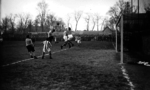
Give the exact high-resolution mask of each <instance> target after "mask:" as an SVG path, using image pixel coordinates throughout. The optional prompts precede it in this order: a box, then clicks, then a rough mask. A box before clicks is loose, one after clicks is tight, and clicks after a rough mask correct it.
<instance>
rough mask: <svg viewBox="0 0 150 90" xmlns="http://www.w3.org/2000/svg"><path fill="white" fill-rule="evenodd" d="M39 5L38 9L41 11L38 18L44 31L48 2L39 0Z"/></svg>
mask: <svg viewBox="0 0 150 90" xmlns="http://www.w3.org/2000/svg"><path fill="white" fill-rule="evenodd" d="M37 6H38V8H37V10H38V12H39V14H38V19H39V21H40V24H41V28H42V31H44V25H45V23H46V14H47V12H48V4H47V3H46V2H45V1H44V0H42V2H39V3H38V5H37Z"/></svg>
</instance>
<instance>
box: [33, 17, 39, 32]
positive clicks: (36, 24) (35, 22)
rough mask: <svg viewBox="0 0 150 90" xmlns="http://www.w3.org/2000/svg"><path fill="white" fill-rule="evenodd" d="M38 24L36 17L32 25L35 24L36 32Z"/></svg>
mask: <svg viewBox="0 0 150 90" xmlns="http://www.w3.org/2000/svg"><path fill="white" fill-rule="evenodd" d="M38 24H39V21H38V19H35V21H34V26H35V31H36V32H37V30H38Z"/></svg>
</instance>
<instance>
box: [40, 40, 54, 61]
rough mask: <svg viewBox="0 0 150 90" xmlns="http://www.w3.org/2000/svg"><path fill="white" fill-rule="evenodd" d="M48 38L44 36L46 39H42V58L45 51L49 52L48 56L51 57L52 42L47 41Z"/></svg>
mask: <svg viewBox="0 0 150 90" xmlns="http://www.w3.org/2000/svg"><path fill="white" fill-rule="evenodd" d="M49 39H50V38H46V40H44V41H43V53H42V59H44V56H45V53H46V52H48V53H49V58H50V59H52V53H51V47H52V44H51V42H50V41H49Z"/></svg>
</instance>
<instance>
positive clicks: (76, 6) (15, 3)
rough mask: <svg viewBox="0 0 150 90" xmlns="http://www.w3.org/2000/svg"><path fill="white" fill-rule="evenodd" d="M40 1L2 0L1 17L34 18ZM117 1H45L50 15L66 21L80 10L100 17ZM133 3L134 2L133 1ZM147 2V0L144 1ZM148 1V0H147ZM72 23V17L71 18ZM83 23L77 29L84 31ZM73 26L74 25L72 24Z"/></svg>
mask: <svg viewBox="0 0 150 90" xmlns="http://www.w3.org/2000/svg"><path fill="white" fill-rule="evenodd" d="M41 1H42V0H2V17H5V16H6V15H9V14H10V13H12V14H19V13H29V14H31V16H32V18H35V16H36V15H37V14H38V13H37V9H36V8H37V4H38V3H39V2H41ZM116 1H118V0H45V2H46V3H48V5H49V6H48V8H49V10H50V12H51V13H54V14H55V15H56V16H57V17H61V18H63V20H64V21H66V18H67V14H70V15H72V14H73V13H74V11H76V10H77V11H78V10H82V11H83V12H84V13H86V12H90V13H99V15H101V16H102V17H105V16H106V13H107V12H108V10H109V9H110V7H111V6H113V5H114V4H115V3H116ZM134 1H135V0H134ZM145 1H147V0H145ZM149 1H150V0H149ZM72 22H73V16H72ZM84 22H85V21H84V20H81V21H79V28H81V27H82V28H81V29H85V25H84V24H83V23H84ZM73 26H75V25H74V23H73Z"/></svg>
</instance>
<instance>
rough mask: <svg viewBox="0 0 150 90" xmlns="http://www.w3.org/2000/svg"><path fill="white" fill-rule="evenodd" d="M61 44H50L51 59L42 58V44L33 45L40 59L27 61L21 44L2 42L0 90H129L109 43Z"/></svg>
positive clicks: (23, 45)
mask: <svg viewBox="0 0 150 90" xmlns="http://www.w3.org/2000/svg"><path fill="white" fill-rule="evenodd" d="M74 43H75V42H74ZM61 44H62V42H59V43H53V47H52V52H53V55H52V56H53V59H49V58H48V56H46V57H45V59H41V57H40V56H41V53H42V42H35V50H36V55H37V56H39V57H38V59H30V57H29V55H28V52H27V50H26V48H25V43H24V42H17V41H16V42H10V41H9V42H4V43H3V45H2V46H1V52H2V59H1V61H2V65H1V66H2V74H1V75H2V76H1V82H2V84H1V89H0V90H131V86H129V85H128V84H129V82H128V81H127V79H125V78H124V76H123V74H122V70H121V66H120V65H119V64H118V63H119V59H118V58H117V56H116V52H115V50H114V46H113V44H112V43H111V42H104V41H103V42H102V41H88V42H85V41H84V42H82V44H81V45H80V46H77V45H76V44H75V46H74V47H72V48H70V49H69V48H68V47H65V48H63V49H60V45H61ZM129 67H130V68H131V67H132V66H128V67H127V68H128V69H129ZM132 70H135V69H134V68H133V69H132ZM133 72H134V71H133ZM131 74H132V75H134V74H133V73H131ZM139 77H140V76H139ZM147 86H148V85H147ZM140 88H141V87H140ZM147 88H148V87H147ZM137 90H140V89H137ZM143 90H148V89H143Z"/></svg>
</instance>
